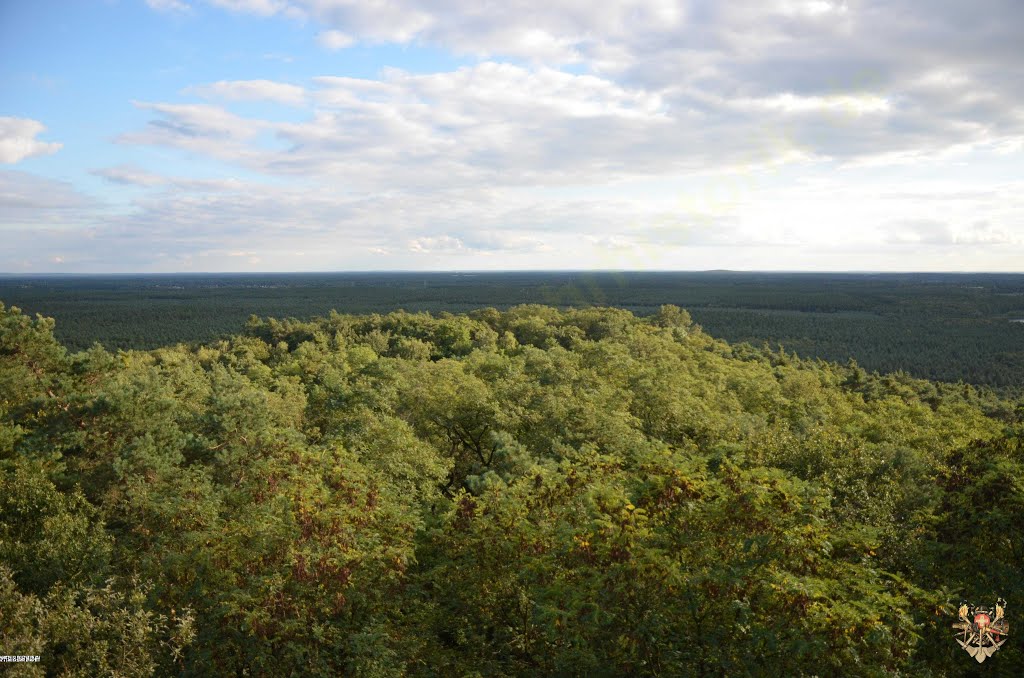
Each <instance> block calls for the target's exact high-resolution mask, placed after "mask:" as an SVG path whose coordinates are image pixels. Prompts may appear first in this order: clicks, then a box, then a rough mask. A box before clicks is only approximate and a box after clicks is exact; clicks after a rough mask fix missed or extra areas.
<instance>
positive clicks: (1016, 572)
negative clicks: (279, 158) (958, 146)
mask: <svg viewBox="0 0 1024 678" xmlns="http://www.w3.org/2000/svg"><path fill="white" fill-rule="evenodd" d="M53 332H54V323H53V322H52V321H50V320H47V319H38V318H37V319H33V318H32V317H30V316H28V315H25V314H22V313H20V312H18V311H17V310H15V309H11V308H3V307H2V306H0V620H2V624H0V651H2V652H3V653H4V654H38V655H40V656H41V657H42V659H43V661H42V663H41V664H39V665H22V666H21V667H19V668H21V669H23V673H24V674H25V675H57V676H95V675H116V676H150V675H154V676H170V675H224V676H238V675H254V676H287V675H313V676H335V675H358V676H401V675H481V676H483V675H486V676H535V675H588V676H590V675H593V676H601V675H609V676H612V675H681V676H688V675H690V676H737V675H753V676H759V675H765V676H767V675H772V676H777V675H791V676H799V675H807V676H810V675H817V676H833V675H835V676H838V675H844V676H849V675H853V676H893V675H907V676H958V675H972V674H971V672H972V671H975V670H976V668H977V667H976V664H975V663H974V661H973V660H972V659H971V658H970V657H968V656H967V655H966V653H964V652H963V651H962V650H960V648H959V647H957V646H956V645H955V643H954V642H953V641H952V639H951V631H950V628H949V625H950V623H951V621H952V613H953V610H954V607H955V604H956V603H957V602H958V601H959V600H960V598H961V597H968V598H970V599H973V600H978V601H985V600H988V599H994V597H995V596H996V595H1002V596H1003V597H1004V598H1006V599H1007V600H1009V601H1011V605H1012V604H1013V601H1019V600H1024V595H1022V594H1024V572H1022V567H1024V552H1022V548H1024V546H1022V545H1024V486H1022V484H1021V482H1020V478H1021V477H1024V456H1022V454H1024V450H1022V445H1021V439H1022V436H1024V421H1022V419H1024V408H1022V406H1021V404H1020V402H1016V401H1012V400H1008V399H1001V398H999V397H997V396H995V395H994V394H992V393H991V392H988V391H979V390H976V389H975V388H973V387H971V386H965V385H952V384H937V383H933V382H928V381H921V380H917V379H914V378H911V377H909V376H907V375H906V374H896V375H884V376H879V375H876V374H872V373H870V372H868V371H866V370H865V369H863V368H862V367H861V366H859V365H858V364H857V363H855V362H849V363H846V364H836V363H825V362H820V361H817V360H808V359H803V358H797V357H796V356H794V355H793V354H792V353H791V352H785V351H778V350H771V349H765V348H759V347H755V346H752V345H749V344H740V345H730V344H727V343H725V342H723V341H720V340H716V339H713V338H711V337H710V336H708V335H707V334H706V333H705V332H704V331H702V330H701V329H700V328H699V327H697V326H696V325H695V324H694V323H693V322H692V320H691V318H690V316H689V315H688V314H687V313H686V312H685V311H683V310H681V309H679V308H678V307H674V306H663V307H661V308H659V309H657V310H656V311H655V312H653V313H651V314H649V315H647V316H645V317H637V316H635V315H633V314H632V313H630V312H628V311H624V310H621V309H613V308H591V309H583V310H575V311H560V310H558V309H556V308H552V307H547V306H537V305H528V306H518V307H514V308H511V309H509V310H507V311H499V310H495V309H483V310H476V311H473V312H471V313H468V314H463V315H454V314H448V313H440V314H437V315H431V314H426V313H405V312H398V313H389V314H384V315H381V314H366V315H347V314H338V313H331V314H329V315H327V316H326V317H323V318H320V319H317V320H313V321H297V320H274V319H268V318H259V317H253V318H251V319H250V320H249V321H248V323H247V324H246V325H245V327H244V329H242V330H241V331H239V332H238V333H237V334H235V335H234V336H231V337H230V338H225V339H221V340H216V341H211V342H208V343H204V344H197V345H194V346H186V345H175V346H168V347H162V348H157V349H154V350H151V351H127V352H116V353H114V352H111V351H109V350H107V349H104V348H102V347H99V346H94V347H92V348H90V349H88V350H85V351H81V352H77V353H73V352H69V351H68V350H67V349H66V348H65V347H64V346H62V345H61V343H59V342H58V341H57V340H56V339H55V338H54V334H53ZM1013 610H1014V608H1012V607H1011V612H1013ZM1011 623H1012V622H1011ZM983 668H984V669H985V670H986V671H985V672H986V673H987V674H990V675H996V676H1019V675H1021V674H1022V672H1024V657H1022V654H1021V651H1020V649H1019V643H1012V642H1011V643H1009V644H1008V645H1007V646H1006V647H1005V648H1004V649H1003V650H1002V651H1001V652H1000V653H998V654H997V655H996V656H995V657H994V658H993V659H991V660H990V661H989V662H987V663H986V664H985V665H984V667H983Z"/></svg>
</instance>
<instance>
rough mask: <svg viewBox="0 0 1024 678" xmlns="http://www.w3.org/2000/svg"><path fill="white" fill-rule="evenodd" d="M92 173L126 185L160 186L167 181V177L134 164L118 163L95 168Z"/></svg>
mask: <svg viewBox="0 0 1024 678" xmlns="http://www.w3.org/2000/svg"><path fill="white" fill-rule="evenodd" d="M92 174H94V175H96V176H98V177H103V178H104V179H106V180H107V181H111V182H113V183H115V184H123V185H125V186H146V187H151V186H160V185H163V184H166V183H167V178H166V177H162V176H160V175H158V174H153V173H151V172H147V171H146V170H144V169H140V168H138V167H135V166H132V165H118V166H116V167H105V168H102V169H97V170H93V171H92Z"/></svg>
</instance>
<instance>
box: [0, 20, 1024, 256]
mask: <svg viewBox="0 0 1024 678" xmlns="http://www.w3.org/2000/svg"><path fill="white" fill-rule="evenodd" d="M1022 35H1024V2H1021V1H1020V0H976V1H975V2H965V1H964V0H730V1H729V2H719V1H714V0H679V1H677V2H672V1H670V0H603V1H602V2H593V1H592V0H588V1H583V0H544V1H543V2H539V1H533V0H503V1H502V2H481V1H480V0H429V1H421V2H416V1H414V0H374V1H372V2H371V1H369V0H67V1H66V2H56V1H53V0H35V1H33V2H3V1H0V272H8V273H42V272H167V271H296V270H319V271H323V270H393V269H402V270H414V269H415V270H426V269H442V270H450V269H458V270H469V269H565V268H570V269H589V268H597V269H662V270H664V269H686V270H699V269H710V268H730V269H759V270H921V271H923V270H950V271H1024V68H1022V63H1024V47H1022V45H1024V43H1022V42H1021V40H1022V38H1021V36H1022Z"/></svg>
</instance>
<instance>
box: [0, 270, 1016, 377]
mask: <svg viewBox="0 0 1024 678" xmlns="http://www.w3.org/2000/svg"><path fill="white" fill-rule="evenodd" d="M0 300H3V301H4V302H6V303H7V304H9V305H15V306H18V307H20V308H22V309H24V310H25V311H26V312H27V313H29V314H35V313H42V314H43V315H45V316H47V317H52V318H55V319H56V320H57V327H56V330H55V332H56V336H57V338H58V339H59V340H60V341H61V342H62V343H63V344H64V345H65V346H67V347H68V348H70V349H72V350H83V349H87V348H89V347H90V346H92V344H93V343H95V342H99V343H101V344H103V345H104V346H106V347H107V348H109V349H118V348H122V349H151V348H158V347H161V346H167V345H171V344H176V343H178V342H185V343H190V342H209V341H213V340H216V339H221V338H224V337H229V336H232V335H234V334H237V333H238V332H239V331H241V329H242V327H243V326H244V325H245V322H246V320H247V319H248V318H249V316H250V315H254V314H255V315H258V316H261V317H267V316H272V317H277V318H285V317H292V318H299V319H303V320H308V319H310V318H313V317H316V316H323V315H326V314H327V313H328V312H329V311H331V310H337V311H338V312H340V313H388V312H391V311H396V310H400V309H404V310H406V311H410V312H416V311H429V312H432V313H438V312H442V311H446V312H451V313H467V312H470V311H472V310H474V309H479V308H486V307H494V308H498V309H508V308H511V307H513V306H516V305H520V304H543V305H548V306H555V307H558V308H561V309H569V308H589V307H604V306H611V307H617V308H623V309H626V310H629V311H632V312H633V313H635V314H637V315H641V316H647V315H651V314H653V313H655V312H657V310H658V308H659V307H660V306H661V305H663V304H672V305H676V306H679V307H681V308H685V309H687V311H689V312H690V313H691V315H692V316H693V319H694V320H695V321H696V322H697V323H698V324H700V325H701V327H702V328H703V329H704V330H705V331H706V332H707V333H708V334H710V335H711V336H713V337H715V338H718V339H724V340H726V341H729V342H731V343H750V344H752V345H754V346H757V347H762V346H763V345H764V344H765V343H767V344H768V345H769V346H770V347H771V348H772V349H773V350H776V351H778V350H779V349H780V348H781V349H785V350H787V351H789V352H790V353H792V352H796V353H797V354H798V355H800V356H802V357H808V358H823V359H825V360H830V361H833V362H841V363H845V362H846V361H848V360H849V359H850V358H853V359H855V360H856V361H857V362H858V364H860V365H861V366H862V367H864V368H865V369H867V370H869V371H877V372H879V373H891V372H897V371H905V372H907V373H908V374H910V375H912V376H915V377H919V378H922V379H932V380H938V381H947V382H958V381H963V382H965V383H970V384H975V385H987V386H990V387H993V388H997V389H1000V390H1002V391H1004V392H1007V391H1013V392H1016V393H1018V394H1019V393H1020V392H1021V386H1022V384H1024V322H1013V321H1015V320H1017V321H1021V320H1024V275H1020V274H951V273H905V274H894V273H885V274H882V273H876V274H866V273H862V274H857V273H741V272H728V271H719V272H696V273H686V272H661V273H659V272H621V273H616V272H499V273H487V272H477V273H305V274H294V273H290V274H258V275H257V274H175V275H148V276H64V277H0Z"/></svg>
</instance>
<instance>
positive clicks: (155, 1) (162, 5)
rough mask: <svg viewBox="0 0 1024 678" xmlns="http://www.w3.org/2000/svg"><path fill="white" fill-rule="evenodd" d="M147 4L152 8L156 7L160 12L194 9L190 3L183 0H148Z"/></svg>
mask: <svg viewBox="0 0 1024 678" xmlns="http://www.w3.org/2000/svg"><path fill="white" fill-rule="evenodd" d="M146 4H147V5H149V8H150V9H155V10H156V11H158V12H180V13H186V12H189V11H191V9H192V8H191V7H190V6H189V5H188V3H186V2H182V0H146Z"/></svg>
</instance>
